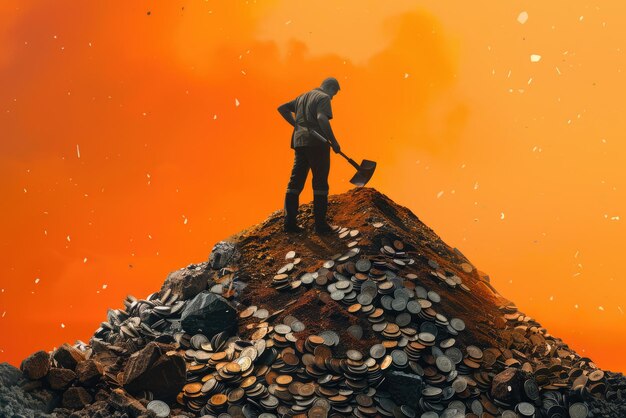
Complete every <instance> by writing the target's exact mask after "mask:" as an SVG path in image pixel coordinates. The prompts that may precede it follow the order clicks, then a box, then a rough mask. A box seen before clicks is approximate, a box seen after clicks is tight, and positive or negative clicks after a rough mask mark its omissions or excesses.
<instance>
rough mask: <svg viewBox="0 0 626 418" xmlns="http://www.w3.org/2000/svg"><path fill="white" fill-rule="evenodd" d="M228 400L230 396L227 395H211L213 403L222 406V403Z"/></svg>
mask: <svg viewBox="0 0 626 418" xmlns="http://www.w3.org/2000/svg"><path fill="white" fill-rule="evenodd" d="M227 400H228V398H227V397H226V395H223V394H221V393H218V394H216V395H213V396H211V400H210V402H211V404H212V405H215V406H221V405H224V404H225V403H226V401H227Z"/></svg>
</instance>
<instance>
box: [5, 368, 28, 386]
mask: <svg viewBox="0 0 626 418" xmlns="http://www.w3.org/2000/svg"><path fill="white" fill-rule="evenodd" d="M23 379H24V374H23V373H22V372H21V371H20V369H18V368H16V367H14V366H13V365H11V364H9V363H0V386H15V385H17V384H18V383H19V381H20V380H23Z"/></svg>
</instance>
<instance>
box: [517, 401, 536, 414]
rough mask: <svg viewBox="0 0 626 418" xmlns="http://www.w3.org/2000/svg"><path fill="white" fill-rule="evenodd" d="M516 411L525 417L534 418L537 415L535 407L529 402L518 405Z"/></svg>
mask: <svg viewBox="0 0 626 418" xmlns="http://www.w3.org/2000/svg"><path fill="white" fill-rule="evenodd" d="M516 409H517V411H518V412H519V413H520V414H522V415H523V416H525V417H532V416H533V415H534V414H535V407H534V406H533V405H532V404H530V403H528V402H520V403H518V404H517V407H516Z"/></svg>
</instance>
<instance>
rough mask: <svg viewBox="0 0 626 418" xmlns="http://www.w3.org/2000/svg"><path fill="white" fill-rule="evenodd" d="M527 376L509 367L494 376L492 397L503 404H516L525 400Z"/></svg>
mask: <svg viewBox="0 0 626 418" xmlns="http://www.w3.org/2000/svg"><path fill="white" fill-rule="evenodd" d="M526 379H527V376H526V374H525V373H524V372H523V371H521V370H519V369H515V368H513V367H509V368H507V369H505V370H504V371H502V372H500V373H498V374H497V375H495V376H494V378H493V382H492V383H491V396H492V397H494V398H495V399H498V400H500V401H502V402H506V403H509V404H515V403H517V402H520V401H521V400H522V399H523V398H524V382H525V380H526Z"/></svg>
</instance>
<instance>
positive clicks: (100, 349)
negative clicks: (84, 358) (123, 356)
mask: <svg viewBox="0 0 626 418" xmlns="http://www.w3.org/2000/svg"><path fill="white" fill-rule="evenodd" d="M89 344H90V346H91V359H92V360H95V361H96V362H98V363H100V364H101V365H102V367H103V368H106V367H110V366H112V365H114V364H115V363H116V362H117V359H118V358H119V357H120V355H119V353H118V352H116V351H115V348H114V347H112V346H111V344H108V343H106V342H104V341H99V340H97V339H95V338H91V340H90V341H89Z"/></svg>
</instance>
